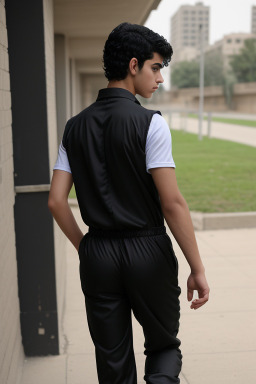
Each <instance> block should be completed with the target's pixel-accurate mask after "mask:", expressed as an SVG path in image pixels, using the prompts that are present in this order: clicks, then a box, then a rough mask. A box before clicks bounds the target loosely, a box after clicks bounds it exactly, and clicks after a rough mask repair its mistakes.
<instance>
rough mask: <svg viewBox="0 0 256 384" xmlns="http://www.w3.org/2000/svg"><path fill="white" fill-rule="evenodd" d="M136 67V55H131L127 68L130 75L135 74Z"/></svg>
mask: <svg viewBox="0 0 256 384" xmlns="http://www.w3.org/2000/svg"><path fill="white" fill-rule="evenodd" d="M138 69H139V67H138V59H136V57H133V58H132V59H131V60H130V63H129V70H130V73H131V75H133V76H135V75H136V73H137V72H138Z"/></svg>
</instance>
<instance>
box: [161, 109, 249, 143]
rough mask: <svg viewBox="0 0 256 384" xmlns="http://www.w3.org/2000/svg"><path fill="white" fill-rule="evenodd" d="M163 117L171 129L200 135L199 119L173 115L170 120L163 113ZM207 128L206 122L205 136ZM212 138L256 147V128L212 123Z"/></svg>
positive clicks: (205, 123) (203, 132)
mask: <svg viewBox="0 0 256 384" xmlns="http://www.w3.org/2000/svg"><path fill="white" fill-rule="evenodd" d="M163 116H164V117H165V118H166V120H167V122H169V125H170V127H171V129H178V130H179V129H184V130H185V131H187V132H190V133H196V134H198V119H195V118H185V117H182V116H181V115H180V114H178V113H173V114H171V118H170V119H169V115H168V114H167V113H163ZM207 127H208V122H207V120H204V121H203V129H202V134H203V135H204V136H206V135H207V134H208V130H207ZM211 137H215V138H218V139H223V140H229V141H234V142H237V143H241V144H246V145H250V146H253V147H256V128H251V127H246V126H240V125H234V124H226V123H219V122H215V121H212V122H211Z"/></svg>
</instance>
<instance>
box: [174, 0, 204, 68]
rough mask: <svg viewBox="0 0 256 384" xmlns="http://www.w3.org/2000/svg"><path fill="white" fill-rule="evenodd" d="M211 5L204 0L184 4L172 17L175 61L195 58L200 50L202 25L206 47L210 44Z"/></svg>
mask: <svg viewBox="0 0 256 384" xmlns="http://www.w3.org/2000/svg"><path fill="white" fill-rule="evenodd" d="M209 17H210V7H208V6H205V5H204V4H203V3H202V2H199V3H196V4H195V5H182V6H181V7H180V8H179V9H178V10H177V12H176V13H175V14H174V15H173V16H172V18H171V44H172V47H173V51H174V55H173V61H174V62H175V63H176V62H179V61H183V60H191V59H193V58H194V57H195V56H196V55H197V54H198V52H199V50H200V41H201V40H200V25H201V26H202V28H203V43H204V47H206V46H208V45H209V22H210V21H209Z"/></svg>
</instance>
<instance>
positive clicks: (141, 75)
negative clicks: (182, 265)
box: [49, 23, 209, 384]
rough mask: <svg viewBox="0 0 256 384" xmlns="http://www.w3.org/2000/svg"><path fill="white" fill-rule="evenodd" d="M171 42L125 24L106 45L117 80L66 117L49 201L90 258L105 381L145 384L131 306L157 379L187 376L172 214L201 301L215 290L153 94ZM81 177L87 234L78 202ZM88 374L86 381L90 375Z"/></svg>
mask: <svg viewBox="0 0 256 384" xmlns="http://www.w3.org/2000/svg"><path fill="white" fill-rule="evenodd" d="M171 56H172V48H171V46H170V44H169V43H168V42H167V41H166V40H165V39H164V38H163V37H161V36H159V35H158V34H157V33H154V32H153V31H151V30H149V29H148V28H146V27H143V26H140V25H134V24H129V23H122V24H120V25H119V26H118V27H116V28H115V29H114V30H113V31H112V32H111V33H110V35H109V37H108V39H107V41H106V43H105V47H104V55H103V60H104V70H105V76H106V77H107V79H108V81H109V83H108V86H107V88H105V89H101V90H100V91H99V95H98V98H97V100H96V102H95V103H93V104H92V105H91V106H89V107H88V108H86V109H84V110H83V111H82V112H80V113H79V114H78V115H77V116H75V117H73V118H71V119H70V120H69V121H68V122H67V125H66V128H65V131H64V135H63V140H62V143H61V145H60V149H59V156H58V160H57V162H56V165H55V167H54V169H55V170H54V174H53V178H52V183H51V190H50V195H49V208H50V210H51V212H52V214H53V216H54V218H55V220H56V221H57V223H58V224H59V226H60V228H61V229H62V230H63V232H64V233H65V235H66V236H67V237H68V238H69V240H70V241H71V242H72V244H73V245H74V246H75V248H76V249H77V251H78V254H79V258H80V278H81V285H82V290H83V293H84V296H85V303H86V312H87V320H88V326H89V330H90V334H91V337H92V340H93V343H94V345H95V354H96V362H97V372H98V379H99V383H100V384H135V383H137V375H136V365H135V359H134V351H133V339H132V323H131V310H132V311H133V313H134V316H135V317H136V319H137V320H138V322H139V323H140V324H141V326H142V327H143V332H144V335H145V344H144V346H145V352H144V353H145V355H146V362H145V376H144V380H145V381H146V382H147V383H150V384H164V383H165V384H167V383H172V384H174V383H175V384H176V383H179V382H180V380H179V378H178V376H179V373H180V370H181V365H182V354H181V351H180V349H179V346H180V340H179V339H178V338H177V333H178V329H179V317H180V305H179V295H180V292H181V290H180V287H179V286H178V261H177V258H176V256H175V254H174V251H173V248H172V243H171V240H170V237H169V236H168V235H167V233H166V228H165V226H164V218H165V220H166V222H167V224H168V226H169V228H170V230H171V232H172V234H173V236H174V237H175V239H176V240H177V242H178V244H179V246H180V248H181V249H182V251H183V253H184V255H185V257H186V259H187V261H188V263H189V265H190V267H191V273H190V275H189V277H188V281H187V298H188V300H189V301H191V300H192V297H193V291H194V290H197V291H198V294H199V298H198V299H197V300H193V301H192V303H191V308H192V309H198V308H199V307H201V306H202V305H203V304H205V303H206V302H207V300H208V297H209V287H208V284H207V281H206V277H205V269H204V266H203V264H202V261H201V258H200V255H199V251H198V248H197V244H196V240H195V235H194V230H193V226H192V222H191V218H190V213H189V209H188V206H187V204H186V202H185V200H184V198H183V197H182V195H181V193H180V192H179V189H178V186H177V182H176V177H175V163H174V161H173V158H172V152H171V134H170V130H169V127H168V126H167V124H166V122H165V120H164V119H163V117H162V116H161V113H160V112H158V111H152V110H147V109H145V108H143V107H142V106H141V105H140V103H139V102H138V100H137V99H136V98H135V95H136V94H139V95H141V96H143V97H145V98H149V97H151V96H152V94H153V93H154V92H155V90H156V89H157V88H158V86H159V84H160V83H162V82H163V77H162V75H161V69H162V68H163V66H167V65H168V63H169V62H170V60H171ZM73 182H74V185H75V189H76V194H77V199H78V204H79V208H80V212H81V216H82V218H83V220H84V222H85V223H86V224H87V225H88V226H89V231H88V233H86V234H85V235H83V233H82V232H81V230H80V229H79V227H78V225H77V223H76V221H75V219H74V217H73V215H72V212H71V210H70V208H69V206H68V195H69V191H70V189H71V186H72V184H73ZM85 381H86V380H85Z"/></svg>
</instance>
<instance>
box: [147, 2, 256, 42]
mask: <svg viewBox="0 0 256 384" xmlns="http://www.w3.org/2000/svg"><path fill="white" fill-rule="evenodd" d="M196 2H197V1H195V0H184V1H183V0H162V1H161V2H160V4H159V6H158V8H157V9H156V10H155V11H152V12H151V14H150V16H149V18H148V20H147V22H146V24H145V25H146V27H149V28H151V29H153V30H155V32H158V33H159V34H161V35H162V36H164V37H165V38H166V39H167V40H168V41H170V21H171V16H172V15H173V14H174V13H175V12H176V11H177V10H178V8H179V7H180V6H181V5H185V4H191V5H194V4H195V3H196ZM203 4H204V5H207V6H210V44H212V43H214V42H215V41H216V40H219V39H221V38H222V36H223V35H225V34H227V33H231V32H250V31H251V7H252V5H256V0H254V1H253V0H205V1H203Z"/></svg>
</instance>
